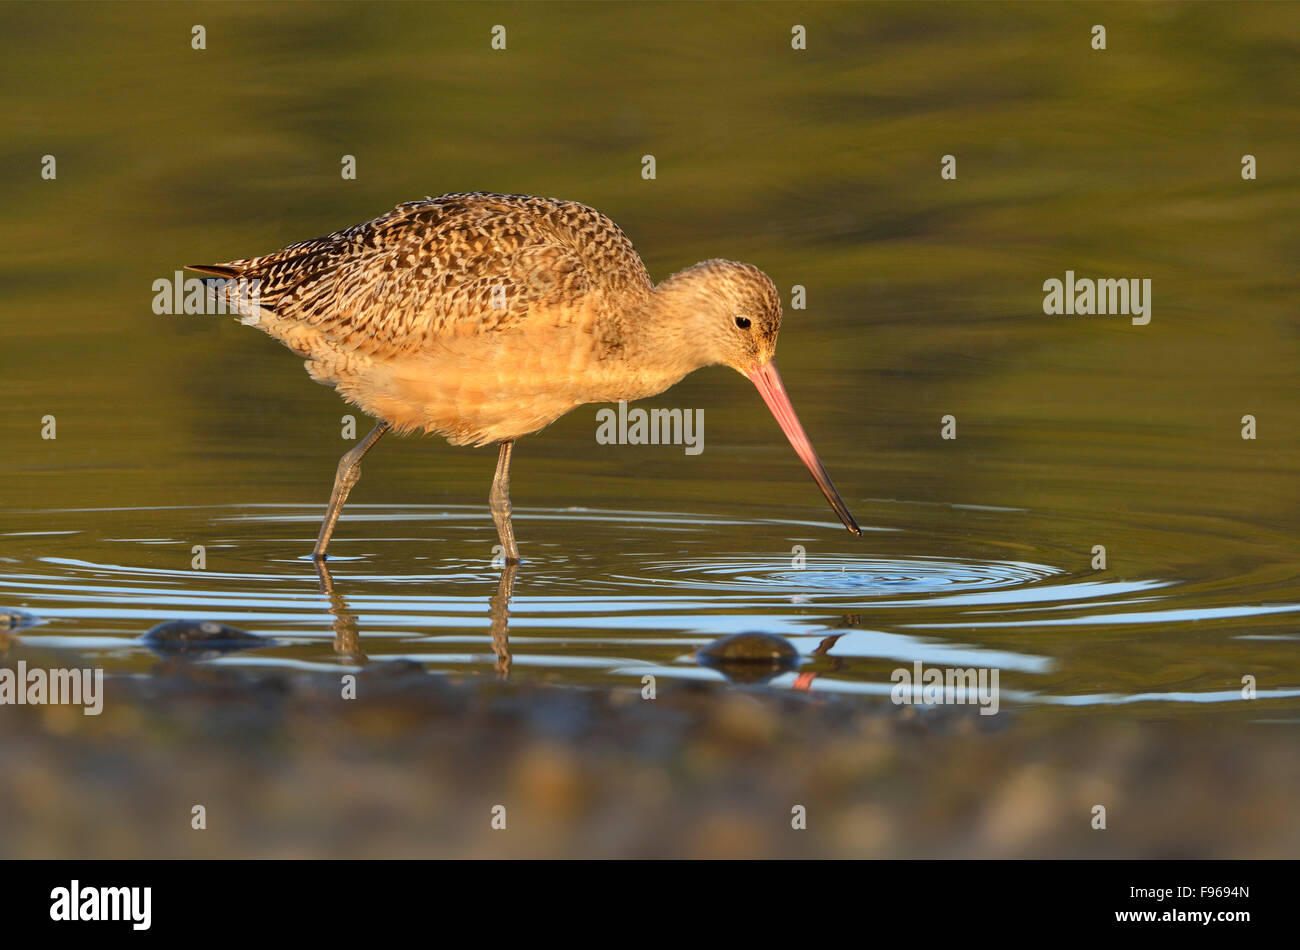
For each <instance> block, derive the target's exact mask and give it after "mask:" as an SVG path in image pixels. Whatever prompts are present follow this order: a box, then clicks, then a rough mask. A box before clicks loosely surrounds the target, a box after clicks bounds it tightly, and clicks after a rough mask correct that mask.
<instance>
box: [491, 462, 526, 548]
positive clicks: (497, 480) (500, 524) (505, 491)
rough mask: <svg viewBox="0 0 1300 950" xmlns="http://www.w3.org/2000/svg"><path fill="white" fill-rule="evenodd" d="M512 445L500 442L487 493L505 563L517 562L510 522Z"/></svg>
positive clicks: (513, 532)
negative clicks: (490, 491) (488, 493)
mask: <svg viewBox="0 0 1300 950" xmlns="http://www.w3.org/2000/svg"><path fill="white" fill-rule="evenodd" d="M514 446H515V443H514V441H513V440H511V441H509V442H502V443H501V454H500V455H498V456H497V473H496V476H495V477H494V478H493V479H492V493H491V494H490V495H488V506H489V507H490V508H491V509H492V520H493V521H495V522H496V525H497V534H498V535H499V536H500V538H501V551H502V553H503V554H505V556H506V563H507V564H518V563H519V548H518V547H517V546H516V545H515V528H514V525H513V524H511V523H510V450H511V449H513V448H514Z"/></svg>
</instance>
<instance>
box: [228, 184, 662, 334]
mask: <svg viewBox="0 0 1300 950" xmlns="http://www.w3.org/2000/svg"><path fill="white" fill-rule="evenodd" d="M226 269H228V270H229V271H230V272H233V273H236V274H237V275H238V276H239V277H240V278H242V279H245V280H250V281H254V280H255V281H256V282H257V283H256V285H255V286H256V290H257V293H258V295H259V303H260V305H261V306H262V307H263V308H266V309H268V310H270V311H272V312H274V314H275V316H276V322H280V321H287V322H289V323H291V324H297V325H302V326H310V327H312V328H313V329H315V330H316V331H317V332H319V333H322V334H324V335H325V336H327V337H329V338H330V339H331V340H332V341H333V342H334V344H335V345H342V346H345V347H347V348H349V349H353V350H357V351H360V352H375V351H381V350H382V351H385V352H404V351H408V350H413V349H417V348H419V347H422V346H427V345H429V344H430V343H433V342H435V341H437V340H438V339H440V338H447V337H463V336H472V335H475V334H480V333H491V332H494V331H499V330H504V329H508V328H510V327H514V326H519V325H520V324H522V323H524V322H525V321H530V320H532V321H538V322H546V321H549V322H550V323H552V324H563V323H565V322H567V321H572V320H575V319H578V316H577V315H578V314H580V313H583V312H584V309H583V308H584V303H586V302H590V300H589V298H590V297H591V296H592V295H596V296H599V297H610V296H613V295H618V294H630V295H632V296H633V297H636V296H640V295H645V294H649V292H650V289H651V286H652V285H651V282H650V277H649V275H648V274H647V273H646V271H645V266H644V265H643V264H642V263H641V259H640V257H639V256H637V254H636V251H635V250H634V249H633V247H632V244H631V242H630V241H628V239H627V237H626V236H625V235H624V234H623V232H622V231H621V230H620V229H619V228H618V226H617V225H616V224H614V222H613V221H611V220H610V219H609V218H607V217H605V216H604V215H602V214H600V212H598V211H595V210H594V209H591V208H588V207H586V206H584V205H580V204H577V203H575V202H565V201H556V200H553V199H547V198H532V197H527V196H519V195H492V194H465V195H444V196H442V197H440V198H430V199H426V200H424V201H412V202H407V203H406V204H401V205H398V206H397V207H396V208H394V209H393V210H392V211H390V212H389V213H388V214H385V215H382V216H381V217H378V218H375V219H374V220H373V221H367V222H365V223H363V224H358V225H355V226H353V227H350V228H346V229H344V230H342V231H337V232H335V233H334V234H330V235H327V236H325V237H322V238H315V239H313V240H310V241H303V242H300V243H298V244H291V245H289V246H288V247H286V248H284V249H282V250H279V251H276V252H275V253H273V254H268V255H265V256H263V257H257V258H252V259H249V260H240V261H231V262H229V263H227V264H224V265H216V266H214V268H213V269H212V270H211V271H210V272H213V273H216V272H219V271H225V270H226ZM586 312H590V311H586Z"/></svg>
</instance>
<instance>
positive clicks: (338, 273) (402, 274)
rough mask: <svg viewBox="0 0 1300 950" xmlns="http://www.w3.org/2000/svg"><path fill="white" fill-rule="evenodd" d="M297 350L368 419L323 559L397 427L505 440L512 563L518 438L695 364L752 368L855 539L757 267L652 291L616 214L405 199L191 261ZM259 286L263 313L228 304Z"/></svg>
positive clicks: (536, 201) (500, 472)
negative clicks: (373, 460) (239, 288)
mask: <svg viewBox="0 0 1300 950" xmlns="http://www.w3.org/2000/svg"><path fill="white" fill-rule="evenodd" d="M190 267H191V269H192V270H196V271H201V272H202V273H205V274H214V275H216V276H218V277H223V278H227V279H228V280H230V281H231V284H230V285H224V286H226V288H227V289H224V290H222V291H221V292H222V293H223V294H225V295H226V296H227V297H228V298H230V302H231V303H234V304H235V305H236V306H237V307H238V308H239V309H240V311H241V312H244V313H246V314H248V315H249V316H256V317H257V325H258V326H259V327H260V328H261V329H262V330H265V331H266V332H267V333H268V334H270V335H271V336H273V337H275V338H276V339H277V340H279V341H281V342H282V343H284V344H285V345H286V346H288V347H289V348H290V349H291V350H293V351H294V352H295V353H297V354H299V355H300V356H304V357H306V358H307V362H306V366H307V372H308V373H309V374H311V377H312V379H314V380H316V381H317V382H320V383H325V384H327V385H331V386H334V387H335V389H336V390H337V391H338V392H339V393H340V394H341V395H342V396H343V397H344V398H345V399H347V400H348V401H349V402H351V403H353V404H354V405H356V406H358V407H359V408H360V409H361V410H362V411H364V412H366V413H367V414H369V415H370V416H373V417H374V418H376V419H378V420H379V422H378V424H377V425H376V426H375V427H374V429H373V430H371V432H370V434H369V435H367V436H366V437H365V438H364V439H362V440H361V442H360V443H358V444H357V446H356V447H355V448H353V449H352V450H351V451H350V452H348V453H347V454H345V455H344V456H343V458H342V459H340V460H339V466H338V471H337V473H336V475H335V477H334V490H333V492H332V494H331V496H330V502H329V509H328V510H327V511H326V514H325V520H324V522H323V523H322V524H321V529H320V535H319V536H318V537H317V539H316V547H315V548H314V550H313V551H312V556H313V557H314V558H315V559H316V560H317V561H321V560H323V559H324V557H325V549H326V547H327V546H328V545H329V541H330V536H331V535H332V534H333V532H334V526H335V524H336V523H337V521H338V517H339V512H340V511H341V510H342V508H343V503H344V502H345V501H346V500H347V497H348V492H350V491H351V490H352V487H353V486H354V485H355V484H356V483H357V479H358V478H360V475H361V459H362V457H363V456H364V455H365V454H366V453H367V452H368V451H370V449H371V448H373V447H374V445H375V443H376V442H378V441H379V439H380V437H381V436H383V434H384V433H385V432H387V431H388V430H389V429H390V428H392V429H395V430H397V431H398V432H408V431H412V430H416V429H420V430H423V431H424V432H436V433H438V434H439V435H441V436H443V437H445V438H446V439H447V441H448V442H450V443H451V444H452V445H476V446H477V445H488V444H491V443H499V444H500V446H501V448H500V454H499V455H498V457H497V468H496V476H495V477H494V478H493V480H492V490H491V493H490V494H489V496H488V497H489V502H490V506H491V510H492V518H493V520H494V521H495V522H496V527H497V533H498V534H499V535H500V538H501V545H502V549H503V551H504V553H505V555H506V559H507V561H509V562H511V563H513V562H516V561H518V560H519V550H518V548H517V547H516V545H515V538H514V529H513V527H512V525H511V521H510V453H511V449H512V448H513V446H514V443H515V440H516V439H518V438H520V437H521V436H525V435H528V434H530V433H532V432H536V431H537V430H539V429H541V428H543V427H545V426H547V425H549V424H550V423H552V422H554V421H555V420H556V419H558V418H560V416H562V415H564V414H565V413H567V412H568V411H569V410H570V409H573V408H575V407H576V406H580V405H583V404H584V403H593V402H618V401H620V400H627V401H631V400H634V399H644V398H646V397H647V396H653V395H655V394H656V393H661V392H663V391H664V390H665V389H667V388H668V387H669V386H672V385H673V384H674V383H676V382H677V381H678V380H680V379H681V378H682V377H683V376H685V375H686V374H687V373H690V372H692V371H693V370H696V369H699V368H700V367H703V366H713V365H719V364H721V365H725V366H730V367H731V368H732V369H735V370H736V371H738V372H739V373H741V374H742V375H744V376H746V377H747V378H748V379H750V380H751V381H752V382H753V383H754V385H755V386H756V387H757V388H758V391H759V393H761V394H762V396H763V399H764V401H765V402H766V403H767V406H768V408H769V409H770V410H771V411H772V414H773V415H774V416H775V417H776V420H777V422H778V423H780V425H781V428H782V430H784V432H785V435H786V437H787V438H788V439H789V440H790V444H791V445H792V446H793V447H794V450H795V452H796V453H797V454H798V456H799V458H800V459H802V460H803V463H804V465H806V466H807V467H808V470H809V471H810V472H811V473H812V476H813V478H814V479H815V480H816V482H817V485H818V487H819V488H820V489H821V491H822V494H823V495H825V496H826V498H827V500H828V501H830V503H831V507H832V508H833V509H834V510H835V513H836V514H837V515H839V518H840V520H841V521H843V522H844V525H845V527H847V528H848V529H849V530H850V531H852V532H853V533H854V534H861V530H860V529H859V528H858V525H857V522H855V521H854V520H853V516H852V515H851V514H850V513H849V510H848V508H847V507H846V506H845V504H844V502H843V500H842V499H841V498H840V496H839V493H838V492H837V491H836V490H835V486H834V485H833V484H831V480H830V476H829V475H827V474H826V468H825V467H824V466H823V465H822V463H821V459H819V458H818V457H817V453H816V451H815V450H814V449H813V447H812V443H811V442H810V441H809V440H808V436H807V434H805V432H804V430H803V426H802V425H800V423H799V419H798V417H797V416H796V415H795V411H794V407H793V406H792V405H791V404H790V398H789V396H787V395H786V391H785V387H784V385H783V384H782V382H781V377H780V376H779V375H778V374H777V371H776V364H775V363H774V362H773V361H772V354H773V352H774V351H775V349H776V335H777V331H778V330H779V329H780V327H781V300H780V297H779V296H778V295H777V291H776V287H775V286H774V285H773V283H772V280H771V278H769V277H768V276H767V275H766V274H764V273H763V272H762V271H761V270H759V269H758V268H757V267H754V266H753V265H750V264H740V263H736V262H735V261H724V260H709V261H703V262H701V263H699V264H696V265H694V266H693V267H688V268H686V269H685V270H683V271H680V272H678V273H676V274H674V275H673V276H671V277H669V278H668V279H667V280H665V281H663V282H662V283H660V284H659V285H658V286H656V285H655V284H653V283H652V282H651V280H650V275H649V274H648V273H647V272H646V269H645V265H644V264H643V263H642V262H641V258H640V257H639V256H638V255H637V252H636V250H635V249H634V248H633V247H632V243H631V242H630V241H629V240H628V239H627V237H626V235H624V234H623V232H622V230H620V229H619V227H618V225H616V224H615V223H614V222H613V221H611V220H610V219H609V218H607V217H605V215H603V214H601V213H600V212H598V211H595V210H594V209H592V208H588V207H586V206H585V205H581V204H577V203H576V202H572V201H558V200H555V199H551V198H534V197H530V196H527V195H496V194H487V193H475V194H456V195H443V196H442V197H440V198H427V199H425V200H424V201H411V202H407V203H406V204H401V205H398V206H397V207H396V208H394V209H393V210H392V211H390V212H388V213H387V214H385V215H382V216H380V217H378V218H375V219H374V220H373V221H367V222H365V223H364V224H357V225H354V226H353V227H350V228H346V229H344V230H342V231H337V232H335V233H334V234H330V235H327V236H326V237H322V238H316V239H314V240H311V241H303V242H301V243H299V244H290V245H289V246H288V247H286V248H284V249H282V250H279V251H275V252H274V253H272V254H267V255H265V256H262V257H254V258H248V259H245V260H237V261H230V262H228V263H225V264H207V265H197V264H196V265H190ZM236 281H247V282H250V283H252V282H256V283H255V284H254V285H253V286H256V288H257V292H258V295H259V297H258V301H257V304H258V305H257V307H256V308H255V309H256V312H255V313H252V312H250V310H251V308H250V307H249V306H248V305H247V304H243V303H241V302H240V301H238V300H237V299H235V296H234V295H235V291H233V290H231V289H229V288H231V287H233V286H234V285H235V282H236Z"/></svg>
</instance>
